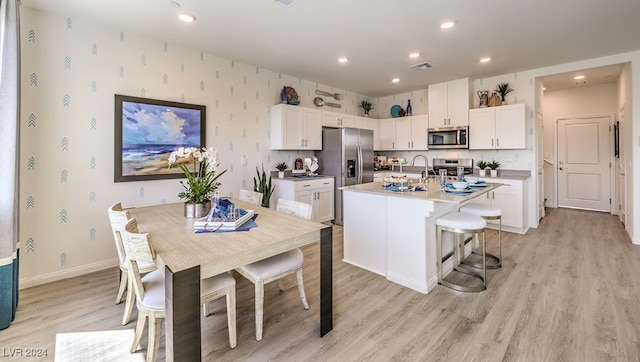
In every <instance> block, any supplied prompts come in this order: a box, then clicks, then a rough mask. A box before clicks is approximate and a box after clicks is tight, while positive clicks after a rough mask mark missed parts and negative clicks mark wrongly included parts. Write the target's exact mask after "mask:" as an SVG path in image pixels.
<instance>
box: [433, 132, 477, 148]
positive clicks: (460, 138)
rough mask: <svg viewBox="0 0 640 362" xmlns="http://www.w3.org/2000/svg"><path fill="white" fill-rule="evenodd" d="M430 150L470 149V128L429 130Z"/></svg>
mask: <svg viewBox="0 0 640 362" xmlns="http://www.w3.org/2000/svg"><path fill="white" fill-rule="evenodd" d="M427 137H428V138H429V140H428V147H429V149H438V148H469V127H442V128H429V130H428V131H427Z"/></svg>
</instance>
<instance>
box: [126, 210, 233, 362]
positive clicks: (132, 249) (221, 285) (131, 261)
mask: <svg viewBox="0 0 640 362" xmlns="http://www.w3.org/2000/svg"><path fill="white" fill-rule="evenodd" d="M121 235H122V245H123V250H124V253H125V255H126V258H125V259H126V261H127V264H128V272H129V278H130V279H131V281H132V283H131V284H132V285H133V290H134V291H135V294H136V306H137V307H138V322H137V324H136V330H135V335H134V340H133V344H132V346H131V353H134V352H135V351H136V350H137V349H138V345H139V344H140V340H141V338H142V332H143V331H144V327H145V324H146V320H147V318H148V319H149V337H148V344H147V358H146V360H147V362H150V361H155V360H156V358H157V355H158V347H159V341H160V334H161V330H162V320H163V319H164V318H165V303H166V300H165V285H164V275H163V274H162V272H161V271H159V270H155V271H153V272H150V273H148V274H146V275H144V276H142V274H141V273H140V269H139V268H138V265H140V264H141V263H154V264H155V261H156V253H155V250H154V249H153V244H152V243H151V239H150V236H149V234H148V233H140V232H138V226H137V223H136V220H135V219H129V220H128V221H127V223H126V225H125V226H124V229H123V230H122V231H121ZM235 286H236V281H235V279H234V278H233V277H232V276H231V275H229V274H228V273H223V274H220V275H216V276H213V277H211V278H206V279H202V280H201V282H200V301H201V303H203V304H206V303H209V302H210V301H212V300H214V299H217V298H220V297H222V296H226V299H227V323H228V328H229V344H230V346H231V348H235V346H236V344H237V341H236V300H235ZM203 310H206V308H205V307H204V306H203ZM207 314H208V313H206V312H205V316H206V315H207Z"/></svg>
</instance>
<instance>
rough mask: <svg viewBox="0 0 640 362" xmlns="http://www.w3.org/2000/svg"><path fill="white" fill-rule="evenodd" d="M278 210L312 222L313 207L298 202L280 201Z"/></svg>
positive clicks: (277, 206)
mask: <svg viewBox="0 0 640 362" xmlns="http://www.w3.org/2000/svg"><path fill="white" fill-rule="evenodd" d="M276 210H277V211H280V212H284V213H285V214H289V215H293V216H297V217H299V218H301V219H305V220H311V216H312V213H313V206H311V205H310V204H307V203H305V202H300V201H296V200H286V199H278V204H277V205H276Z"/></svg>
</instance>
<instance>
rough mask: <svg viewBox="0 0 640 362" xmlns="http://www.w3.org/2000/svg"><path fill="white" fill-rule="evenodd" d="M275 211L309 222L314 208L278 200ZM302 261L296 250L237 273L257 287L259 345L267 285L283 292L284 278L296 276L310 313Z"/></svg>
mask: <svg viewBox="0 0 640 362" xmlns="http://www.w3.org/2000/svg"><path fill="white" fill-rule="evenodd" d="M276 210H277V211H281V212H284V213H287V214H290V215H294V216H297V217H300V218H303V219H306V220H311V213H312V206H311V205H309V204H306V203H303V202H300V201H295V200H285V199H279V200H278V204H277V206H276ZM303 261H304V255H303V254H302V250H300V249H299V248H296V249H293V250H290V251H287V252H284V253H281V254H278V255H275V256H272V257H270V258H267V259H263V260H260V261H257V262H255V263H251V264H248V265H245V266H242V267H240V268H237V269H236V271H237V272H238V273H239V274H240V275H242V276H243V277H245V278H247V279H249V280H250V281H251V282H252V283H253V284H254V285H255V320H256V340H257V341H260V340H262V325H263V319H264V317H263V313H264V311H263V309H264V285H265V284H267V283H269V282H272V281H275V280H278V286H279V288H280V290H281V291H284V285H283V283H282V278H284V277H285V276H287V275H289V274H296V277H297V280H298V292H299V294H300V299H302V305H303V306H304V309H309V304H308V303H307V297H306V295H305V292H304V281H303V278H302V262H303Z"/></svg>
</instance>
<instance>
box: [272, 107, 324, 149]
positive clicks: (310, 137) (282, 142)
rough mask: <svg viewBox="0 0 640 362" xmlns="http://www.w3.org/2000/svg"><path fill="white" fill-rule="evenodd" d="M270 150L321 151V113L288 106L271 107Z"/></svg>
mask: <svg viewBox="0 0 640 362" xmlns="http://www.w3.org/2000/svg"><path fill="white" fill-rule="evenodd" d="M271 149H272V150H321V149H322V116H321V111H320V110H317V109H313V108H304V107H298V106H292V105H288V104H276V105H274V106H271Z"/></svg>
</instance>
